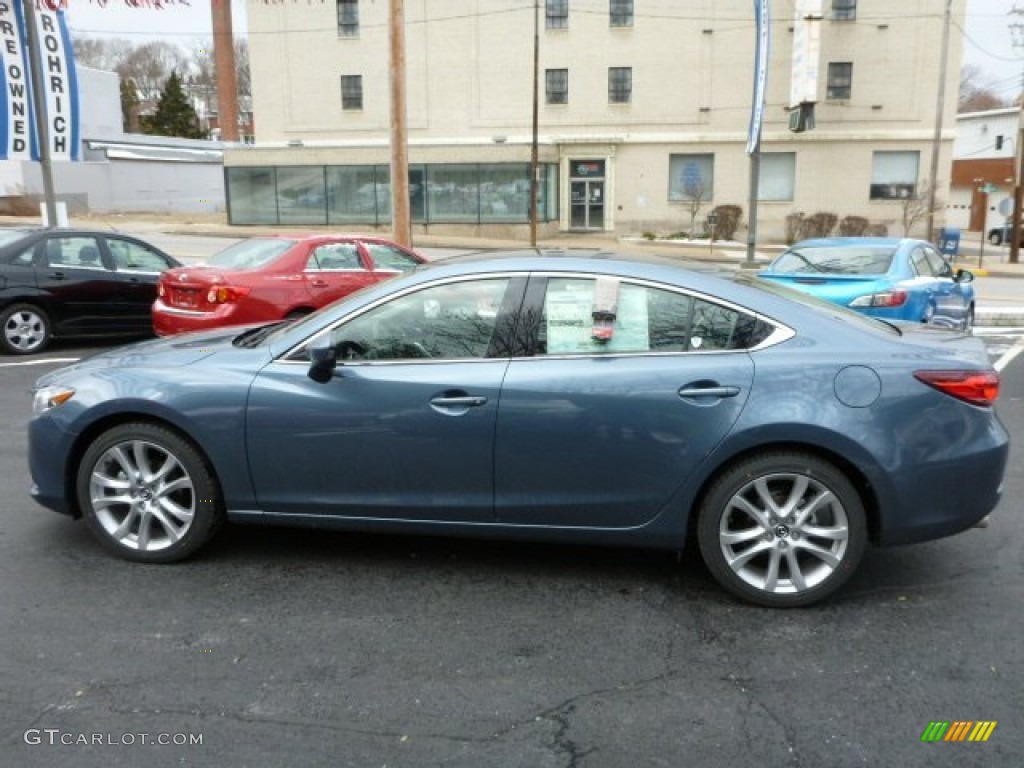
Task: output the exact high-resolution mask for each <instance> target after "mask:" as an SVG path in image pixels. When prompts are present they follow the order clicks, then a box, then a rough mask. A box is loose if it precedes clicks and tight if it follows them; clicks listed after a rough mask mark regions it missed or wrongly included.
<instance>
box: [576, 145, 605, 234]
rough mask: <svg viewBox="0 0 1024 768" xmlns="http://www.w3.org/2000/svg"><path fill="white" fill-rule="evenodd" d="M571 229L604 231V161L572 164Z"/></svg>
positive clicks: (585, 161)
mask: <svg viewBox="0 0 1024 768" xmlns="http://www.w3.org/2000/svg"><path fill="white" fill-rule="evenodd" d="M569 168H570V174H571V178H570V185H569V227H570V229H577V230H580V229H583V230H594V229H597V230H600V229H604V201H605V194H604V181H605V180H604V160H573V161H572V162H571V163H570V166H569Z"/></svg>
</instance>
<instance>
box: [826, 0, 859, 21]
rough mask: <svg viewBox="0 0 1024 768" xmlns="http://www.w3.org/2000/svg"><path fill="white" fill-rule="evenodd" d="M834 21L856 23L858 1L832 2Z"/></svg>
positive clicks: (836, 0)
mask: <svg viewBox="0 0 1024 768" xmlns="http://www.w3.org/2000/svg"><path fill="white" fill-rule="evenodd" d="M832 19H833V21H856V20H857V0H832Z"/></svg>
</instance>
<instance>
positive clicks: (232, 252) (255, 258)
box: [207, 237, 295, 269]
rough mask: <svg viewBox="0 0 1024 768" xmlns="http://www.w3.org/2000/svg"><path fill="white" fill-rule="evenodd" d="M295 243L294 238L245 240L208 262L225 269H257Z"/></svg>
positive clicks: (212, 257)
mask: <svg viewBox="0 0 1024 768" xmlns="http://www.w3.org/2000/svg"><path fill="white" fill-rule="evenodd" d="M293 245H295V241H294V240H281V239H278V238H258V237H257V238H253V239H251V240H243V241H242V242H240V243H235V244H234V245H232V246H229V247H227V248H225V249H224V250H223V251H220V252H219V253H215V254H214V255H213V256H211V257H210V260H209V261H208V262H207V264H209V265H211V266H214V267H224V268H225V269H255V268H256V267H262V266H263V265H264V264H269V263H270V262H272V261H273V260H274V259H276V258H277V257H278V256H280V255H281V254H282V253H284V252H285V251H287V250H288V249H289V248H291V247H292V246H293Z"/></svg>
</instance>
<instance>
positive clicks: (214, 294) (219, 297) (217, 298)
mask: <svg viewBox="0 0 1024 768" xmlns="http://www.w3.org/2000/svg"><path fill="white" fill-rule="evenodd" d="M247 293H249V289H248V288H246V287H244V286H237V285H218V286H214V287H213V288H211V289H210V291H209V293H207V294H206V300H207V301H208V302H209V303H210V304H227V303H228V302H231V301H238V300H239V299H240V298H242V297H243V296H245V295H246V294H247Z"/></svg>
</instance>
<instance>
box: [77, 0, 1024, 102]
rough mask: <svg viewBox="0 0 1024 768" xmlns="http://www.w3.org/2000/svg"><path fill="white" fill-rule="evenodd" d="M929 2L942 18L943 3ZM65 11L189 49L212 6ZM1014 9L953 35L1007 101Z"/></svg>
mask: <svg viewBox="0 0 1024 768" xmlns="http://www.w3.org/2000/svg"><path fill="white" fill-rule="evenodd" d="M299 1H300V2H304V1H305V0H299ZM435 1H436V0H435ZM894 1H898V0H894ZM932 1H933V2H934V3H935V5H936V10H937V11H939V12H941V9H942V7H943V3H942V2H941V0H932ZM231 4H232V19H233V21H234V32H235V35H236V36H237V37H244V36H245V34H246V16H245V0H231ZM69 5H70V8H69V9H68V12H67V13H68V23H69V25H70V26H71V29H72V30H73V32H77V33H80V34H87V35H92V36H112V37H128V38H133V39H137V40H140V41H143V42H148V41H150V40H173V41H175V42H177V43H179V44H180V45H181V46H182V47H183V48H192V47H193V45H194V44H195V42H196V41H197V40H199V39H202V38H209V37H211V36H212V32H211V25H210V0H191V4H190V5H171V6H168V7H167V8H165V9H164V10H161V11H157V10H153V9H146V8H143V9H134V8H128V7H127V6H126V5H125V4H124V0H109V3H108V4H107V6H106V7H105V8H101V7H100V6H99V5H98V4H96V3H93V2H88V0H76V1H75V2H71V3H70V4H69ZM1015 7H1019V8H1021V9H1022V11H1024V0H967V18H966V21H965V24H964V27H963V28H962V29H960V28H956V27H954V29H953V34H959V35H963V38H964V40H963V50H964V63H967V64H973V65H975V66H977V67H979V68H980V69H981V70H982V71H983V73H984V79H985V80H987V81H988V82H989V83H990V84H991V86H992V88H993V90H995V91H996V92H997V93H998V94H999V95H1000V96H1002V97H1004V98H1008V99H1012V98H1014V97H1016V95H1017V93H1019V92H1020V89H1021V81H1022V75H1024V48H1022V49H1015V48H1014V47H1013V43H1012V37H1011V34H1010V24H1011V23H1014V22H1019V23H1022V24H1024V13H1021V14H1019V15H1015V14H1013V13H1011V12H1012V11H1013V10H1014V8H1015ZM1022 35H1024V29H1022ZM1022 40H1024V37H1022Z"/></svg>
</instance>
